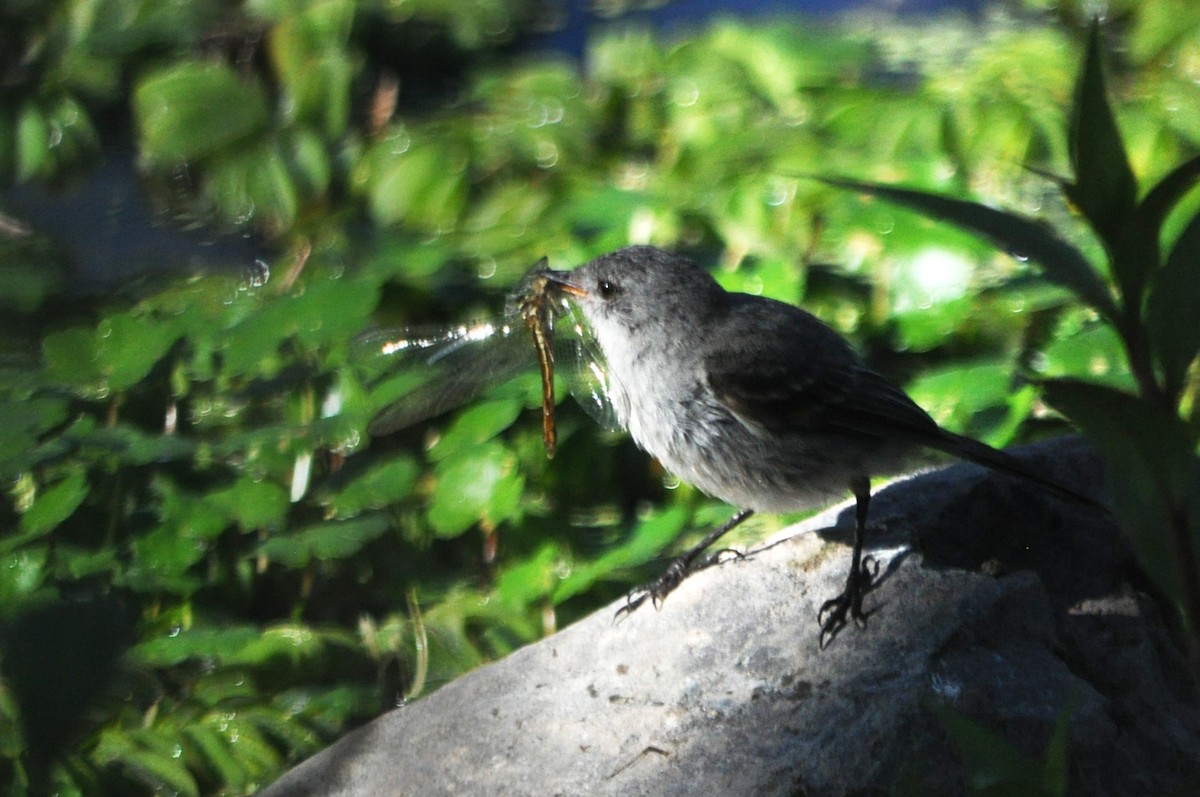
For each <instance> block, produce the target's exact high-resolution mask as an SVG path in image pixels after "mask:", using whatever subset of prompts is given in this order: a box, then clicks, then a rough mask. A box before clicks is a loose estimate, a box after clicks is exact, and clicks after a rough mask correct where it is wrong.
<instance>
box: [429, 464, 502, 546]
mask: <svg viewBox="0 0 1200 797" xmlns="http://www.w3.org/2000/svg"><path fill="white" fill-rule="evenodd" d="M434 473H435V482H434V491H433V499H432V500H433V503H432V506H430V508H429V522H430V523H431V524H432V525H433V528H434V530H435V531H436V532H437V534H438V535H439V536H442V537H457V536H458V535H460V534H462V533H463V532H464V531H466V530H467V529H469V528H470V527H471V526H473V525H474V524H475V523H477V522H479V521H480V520H481V519H482V518H485V517H488V518H491V519H492V520H497V521H498V520H504V519H506V517H505V516H506V515H507V514H508V512H509V511H511V509H513V508H514V507H513V506H512V497H513V493H514V489H515V491H516V492H517V494H518V497H519V492H520V485H521V484H522V481H521V476H520V474H519V473H518V472H517V469H516V457H515V456H514V455H513V453H512V452H511V451H510V450H509V449H508V448H506V447H505V446H503V445H501V444H500V443H498V442H496V441H494V440H492V441H488V442H486V443H483V444H482V445H479V446H477V447H475V448H473V449H471V450H469V451H460V452H459V453H458V454H457V455H456V456H453V457H448V458H446V459H444V460H442V461H441V462H439V463H438V465H437V468H436V470H435V471H434ZM501 499H503V500H501Z"/></svg>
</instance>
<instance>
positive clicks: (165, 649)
mask: <svg viewBox="0 0 1200 797" xmlns="http://www.w3.org/2000/svg"><path fill="white" fill-rule="evenodd" d="M261 633H262V629H260V628H258V627H257V626H245V625H242V626H228V627H225V628H220V629H212V628H197V629H188V630H184V631H177V632H174V633H172V634H171V635H170V636H160V637H153V638H150V639H146V640H145V641H143V642H141V643H139V644H138V645H137V646H136V647H134V648H133V649H132V650H131V651H130V655H131V657H132V658H133V659H134V660H135V661H136V662H137V663H138V664H139V665H141V666H143V667H174V666H177V665H179V664H182V663H184V662H186V661H189V660H193V659H197V660H202V661H212V662H217V663H221V664H224V663H228V662H230V661H233V660H235V659H236V658H237V657H238V656H239V655H240V654H241V652H242V651H243V650H245V648H246V646H247V645H249V644H251V643H252V642H254V640H256V639H258V636H259V634H261Z"/></svg>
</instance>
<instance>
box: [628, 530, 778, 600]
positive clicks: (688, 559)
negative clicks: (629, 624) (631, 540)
mask: <svg viewBox="0 0 1200 797" xmlns="http://www.w3.org/2000/svg"><path fill="white" fill-rule="evenodd" d="M753 514H754V510H753V509H739V510H738V512H737V514H735V515H734V516H733V517H731V518H730V519H729V520H727V521H725V522H724V523H722V524H721V525H720V526H718V527H717V528H715V529H713V530H712V531H710V532H709V533H708V534H707V535H705V537H704V539H702V540H700V542H698V543H697V544H696V545H694V546H692V547H691V548H689V549H688V550H687V553H685V554H684V555H683V556H681V557H679V558H678V559H676V560H675V561H673V562H671V564H670V565H668V566H667V569H666V572H664V573H663V574H662V575H661V576H659V577H658V578H657V579H655V580H654V581H652V582H650V583H649V584H646V585H645V586H643V587H638V588H637V589H635V590H633V591H632V592H630V593H629V596H628V598H627V599H626V601H625V605H624V606H622V607H621V608H620V609H618V610H617V615H616V617H615V618H614V619H615V620H617V621H620V620H621V619H623V618H624V617H627V616H628V615H630V614H633V612H634V611H635V610H636V609H637V608H638V607H639V606H641V605H642V604H643V603H645V602H646V599H647V598H649V599H650V600H651V601H652V602H653V603H654V605H655V606H656V607H657V606H661V605H662V602H663V600H664V599H665V598H666V597H667V595H669V594H670V593H671V591H672V590H674V589H675V588H676V587H678V586H679V585H680V584H682V583H683V580H684V579H685V578H687V577H688V574H689V573H691V572H692V565H693V564H695V562H696V559H697V558H698V557H699V556H700V554H702V553H704V551H705V550H706V549H707V548H708V547H709V546H710V545H712V544H713V543H714V542H716V541H717V540H719V539H721V537H724V536H725V535H726V534H727V533H729V531H730V529H732V528H733V527H734V526H736V525H738V524H739V523H741V522H742V521H743V520H745V519H746V518H748V517H750V516H751V515H753Z"/></svg>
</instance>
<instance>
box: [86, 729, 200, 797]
mask: <svg viewBox="0 0 1200 797" xmlns="http://www.w3.org/2000/svg"><path fill="white" fill-rule="evenodd" d="M147 740H148V739H147V737H146V734H136V735H135V734H128V733H124V732H122V731H120V730H117V729H111V730H108V731H106V732H104V733H103V734H101V736H100V741H99V743H98V744H97V745H96V750H95V752H94V753H93V754H92V755H93V756H95V758H96V760H97V761H98V762H100V763H102V764H104V765H107V766H114V767H119V768H121V769H124V770H125V771H126V773H127V774H128V775H130V776H132V777H134V778H136V779H137V780H140V781H141V782H142V783H143V784H145V785H146V786H149V787H151V788H152V789H156V790H170V792H171V793H173V794H178V795H182V797H199V795H200V788H199V786H197V785H196V779H195V778H194V777H193V776H192V774H191V773H190V772H189V771H188V768H187V766H186V765H185V764H184V762H183V760H182V759H181V758H180V757H178V756H177V755H175V754H174V750H169V751H161V750H155V749H153V748H150V747H149V746H147V745H145V744H142V743H140V742H143V741H147Z"/></svg>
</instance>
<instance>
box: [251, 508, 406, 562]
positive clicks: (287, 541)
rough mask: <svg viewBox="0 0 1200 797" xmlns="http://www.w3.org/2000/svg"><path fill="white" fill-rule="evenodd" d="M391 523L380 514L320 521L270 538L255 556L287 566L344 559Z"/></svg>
mask: <svg viewBox="0 0 1200 797" xmlns="http://www.w3.org/2000/svg"><path fill="white" fill-rule="evenodd" d="M390 526H391V523H390V522H389V521H388V519H387V516H386V515H384V514H382V513H380V514H373V515H362V516H360V517H357V518H355V519H353V520H341V521H334V522H330V523H319V524H317V525H315V526H309V527H308V528H305V529H301V530H300V531H297V532H293V533H291V534H287V535H281V536H278V537H272V538H271V539H269V540H267V541H266V542H264V543H263V544H262V545H260V546H259V547H258V552H257V553H258V555H259V556H264V557H266V558H267V559H272V560H274V561H276V562H278V563H279V564H282V565H284V566H286V567H293V568H300V567H305V566H306V565H308V563H309V562H311V561H313V560H317V561H327V560H332V559H345V558H346V557H349V556H353V555H354V554H356V553H358V552H359V551H360V550H362V548H363V546H365V545H366V544H367V543H369V542H371V541H372V540H374V539H377V538H378V537H379V536H380V535H382V534H383V533H384V532H385V531H387V530H388V528H389V527H390Z"/></svg>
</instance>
